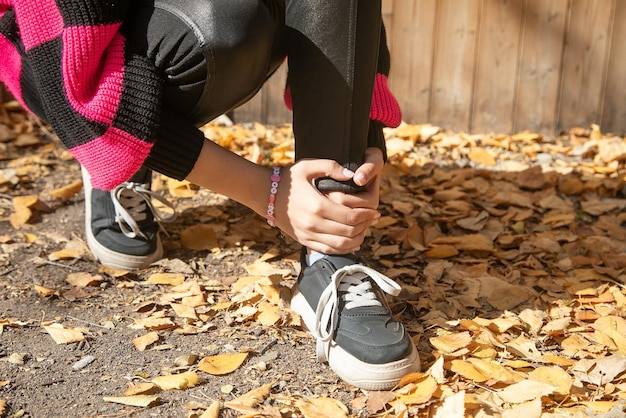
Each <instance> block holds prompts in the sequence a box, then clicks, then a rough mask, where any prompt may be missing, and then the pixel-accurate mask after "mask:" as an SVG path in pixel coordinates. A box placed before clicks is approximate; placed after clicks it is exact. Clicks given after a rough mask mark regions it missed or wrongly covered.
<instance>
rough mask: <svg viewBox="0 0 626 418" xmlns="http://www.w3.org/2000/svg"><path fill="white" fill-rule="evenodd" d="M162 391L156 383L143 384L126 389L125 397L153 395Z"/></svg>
mask: <svg viewBox="0 0 626 418" xmlns="http://www.w3.org/2000/svg"><path fill="white" fill-rule="evenodd" d="M160 391H161V388H160V387H159V386H158V385H156V384H155V383H150V382H141V383H137V384H136V385H133V386H131V387H129V388H128V389H126V390H125V391H124V396H136V395H153V394H155V393H157V392H160Z"/></svg>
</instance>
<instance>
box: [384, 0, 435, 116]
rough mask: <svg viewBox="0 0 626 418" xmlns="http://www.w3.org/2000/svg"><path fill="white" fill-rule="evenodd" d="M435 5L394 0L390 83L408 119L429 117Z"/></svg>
mask: <svg viewBox="0 0 626 418" xmlns="http://www.w3.org/2000/svg"><path fill="white" fill-rule="evenodd" d="M436 8H437V1H436V0H415V1H405V0H398V1H395V2H394V9H393V19H392V28H391V30H390V32H389V37H390V39H391V43H390V44H391V45H392V48H391V73H390V75H389V86H390V88H391V90H392V91H393V92H394V93H395V95H396V97H397V99H398V103H399V104H400V107H401V108H402V113H403V118H404V120H406V121H407V122H413V123H417V122H426V121H428V120H429V118H430V114H429V109H430V99H431V91H432V67H433V62H432V58H433V46H434V45H433V42H432V40H433V38H434V30H435V14H436ZM416 22H419V24H417V23H416Z"/></svg>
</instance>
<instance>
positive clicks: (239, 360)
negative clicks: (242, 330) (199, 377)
mask: <svg viewBox="0 0 626 418" xmlns="http://www.w3.org/2000/svg"><path fill="white" fill-rule="evenodd" d="M247 358H248V353H232V354H231V353H227V354H217V355H215V356H210V357H205V358H203V359H202V360H200V363H198V369H200V370H202V371H203V372H205V373H208V374H212V375H216V376H220V375H224V374H228V373H231V372H233V371H235V370H237V369H238V368H239V367H240V366H241V365H242V364H243V362H244V361H246V359H247Z"/></svg>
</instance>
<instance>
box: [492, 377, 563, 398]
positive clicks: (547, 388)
mask: <svg viewBox="0 0 626 418" xmlns="http://www.w3.org/2000/svg"><path fill="white" fill-rule="evenodd" d="M554 389H555V387H554V386H552V385H549V384H547V383H543V382H539V381H536V380H522V381H520V382H518V383H514V384H512V385H510V386H507V387H506V388H504V389H502V390H501V391H499V392H498V397H500V398H501V399H502V400H503V401H505V402H508V403H523V402H527V401H531V400H533V399H537V398H541V397H542V396H547V395H550V394H551V393H552V392H554Z"/></svg>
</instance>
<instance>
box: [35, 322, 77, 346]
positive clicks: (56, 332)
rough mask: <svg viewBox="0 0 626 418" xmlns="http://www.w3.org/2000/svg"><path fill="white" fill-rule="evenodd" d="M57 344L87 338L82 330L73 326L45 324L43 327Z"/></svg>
mask: <svg viewBox="0 0 626 418" xmlns="http://www.w3.org/2000/svg"><path fill="white" fill-rule="evenodd" d="M43 328H44V329H45V330H46V331H47V332H48V334H50V336H51V337H52V339H53V340H54V342H55V343H57V344H71V343H77V342H80V341H84V340H85V336H84V335H83V333H82V332H80V331H77V330H75V329H72V328H63V325H61V324H57V323H54V324H51V325H44V327H43Z"/></svg>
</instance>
